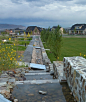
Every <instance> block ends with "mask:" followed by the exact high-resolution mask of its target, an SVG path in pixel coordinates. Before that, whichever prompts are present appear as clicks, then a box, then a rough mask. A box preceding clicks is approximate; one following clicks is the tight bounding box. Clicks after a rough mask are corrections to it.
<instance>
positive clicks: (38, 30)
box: [26, 26, 42, 35]
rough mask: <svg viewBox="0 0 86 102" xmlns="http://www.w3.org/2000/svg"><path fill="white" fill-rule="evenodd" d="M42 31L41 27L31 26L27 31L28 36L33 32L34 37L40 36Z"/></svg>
mask: <svg viewBox="0 0 86 102" xmlns="http://www.w3.org/2000/svg"><path fill="white" fill-rule="evenodd" d="M41 31H42V28H40V27H37V26H29V27H27V29H26V34H28V32H29V33H30V34H31V32H32V35H40V33H41Z"/></svg>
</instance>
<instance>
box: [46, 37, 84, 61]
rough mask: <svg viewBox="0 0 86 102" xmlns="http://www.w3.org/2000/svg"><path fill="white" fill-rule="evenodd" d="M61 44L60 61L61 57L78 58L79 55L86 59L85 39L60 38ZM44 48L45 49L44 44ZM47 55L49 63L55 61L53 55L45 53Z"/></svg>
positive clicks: (48, 52)
mask: <svg viewBox="0 0 86 102" xmlns="http://www.w3.org/2000/svg"><path fill="white" fill-rule="evenodd" d="M62 43H63V44H62V48H61V55H60V58H59V60H60V61H62V60H63V57H73V56H80V53H81V54H82V57H85V58H86V56H84V55H86V38H62ZM44 47H45V48H47V47H46V45H45V44H44ZM47 54H48V57H49V58H50V60H51V62H52V61H55V60H56V59H55V57H54V55H53V53H51V52H50V51H47Z"/></svg>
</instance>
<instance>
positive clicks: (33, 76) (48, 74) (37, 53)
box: [2, 36, 76, 102]
mask: <svg viewBox="0 0 86 102" xmlns="http://www.w3.org/2000/svg"><path fill="white" fill-rule="evenodd" d="M23 62H25V64H26V65H27V64H28V67H27V68H20V69H15V71H14V72H13V71H9V72H6V73H7V74H6V73H5V75H9V76H10V77H11V78H9V79H6V78H7V77H5V79H6V81H7V82H8V83H11V84H12V83H13V85H14V88H13V87H11V86H12V85H8V84H7V85H8V87H9V86H10V88H9V89H11V90H10V91H11V94H12V95H11V96H10V97H9V98H8V99H10V100H11V101H13V102H14V101H15V102H75V101H76V100H75V98H74V97H73V96H72V93H71V91H70V89H69V87H68V85H67V83H66V82H59V81H60V80H59V78H57V79H56V78H55V77H54V75H53V64H52V63H51V62H50V60H49V59H48V57H47V54H46V52H45V49H44V47H43V44H42V42H41V39H40V37H39V36H33V39H32V41H31V42H30V44H29V45H28V46H27V49H26V51H25V52H24V58H23ZM20 64H21V63H20ZM31 64H32V66H31ZM34 64H35V66H33V65H34ZM39 65H41V67H40V68H39ZM41 68H43V69H44V70H40V69H41ZM3 75H4V74H3ZM2 79H3V76H2ZM11 79H12V80H11ZM6 87H7V86H6ZM12 88H13V90H12Z"/></svg>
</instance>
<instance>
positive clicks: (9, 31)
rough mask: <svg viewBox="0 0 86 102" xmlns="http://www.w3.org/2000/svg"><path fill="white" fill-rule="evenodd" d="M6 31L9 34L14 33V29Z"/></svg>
mask: <svg viewBox="0 0 86 102" xmlns="http://www.w3.org/2000/svg"><path fill="white" fill-rule="evenodd" d="M5 31H6V33H7V34H10V33H14V29H6V30H5Z"/></svg>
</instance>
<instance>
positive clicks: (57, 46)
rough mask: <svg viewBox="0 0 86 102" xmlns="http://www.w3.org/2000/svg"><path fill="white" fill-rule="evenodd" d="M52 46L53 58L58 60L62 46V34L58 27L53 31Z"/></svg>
mask: <svg viewBox="0 0 86 102" xmlns="http://www.w3.org/2000/svg"><path fill="white" fill-rule="evenodd" d="M53 41H54V42H53V44H52V45H53V46H52V48H53V49H52V50H53V53H54V56H55V58H57V60H58V59H59V56H60V53H61V45H62V34H61V31H60V26H59V25H58V27H57V28H56V29H55V31H54V35H53Z"/></svg>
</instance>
